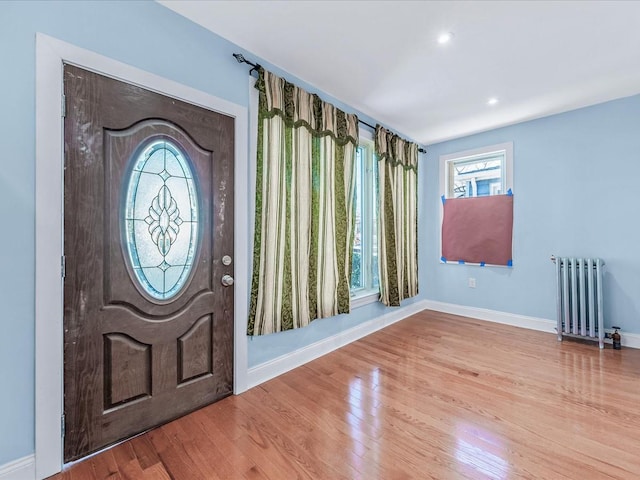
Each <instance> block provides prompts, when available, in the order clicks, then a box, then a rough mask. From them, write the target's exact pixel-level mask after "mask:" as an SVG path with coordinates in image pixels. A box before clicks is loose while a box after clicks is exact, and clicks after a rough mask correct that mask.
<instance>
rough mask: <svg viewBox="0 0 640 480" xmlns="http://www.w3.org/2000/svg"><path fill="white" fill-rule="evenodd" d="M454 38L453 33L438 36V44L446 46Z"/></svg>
mask: <svg viewBox="0 0 640 480" xmlns="http://www.w3.org/2000/svg"><path fill="white" fill-rule="evenodd" d="M452 38H453V33H451V32H443V33H441V34H440V35H438V43H439V44H440V45H444V44H445V43H449V42H450V41H451V39H452Z"/></svg>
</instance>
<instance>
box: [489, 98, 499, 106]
mask: <svg viewBox="0 0 640 480" xmlns="http://www.w3.org/2000/svg"><path fill="white" fill-rule="evenodd" d="M497 103H498V99H497V98H496V97H491V98H490V99H489V100H487V105H495V104H497Z"/></svg>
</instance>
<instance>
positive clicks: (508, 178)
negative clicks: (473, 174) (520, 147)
mask: <svg viewBox="0 0 640 480" xmlns="http://www.w3.org/2000/svg"><path fill="white" fill-rule="evenodd" d="M502 151H504V152H505V156H504V165H503V170H502V178H503V181H504V189H505V192H504V193H505V194H506V193H507V192H508V191H509V190H512V191H513V142H506V143H499V144H496V145H488V146H486V147H480V148H474V149H472V150H465V151H462V152H455V153H449V154H446V155H440V158H439V166H440V195H441V198H442V196H443V197H444V198H445V199H447V198H452V197H450V196H449V170H450V169H449V164H451V163H452V162H456V161H460V160H468V159H471V158H473V157H482V156H485V155H491V154H495V153H498V152H502ZM442 219H443V208H440V235H438V243H439V244H440V249H439V251H440V263H443V264H449V265H458V262H445V261H443V260H442ZM465 265H480V264H475V263H465ZM491 267H503V266H502V265H491ZM504 268H506V267H504Z"/></svg>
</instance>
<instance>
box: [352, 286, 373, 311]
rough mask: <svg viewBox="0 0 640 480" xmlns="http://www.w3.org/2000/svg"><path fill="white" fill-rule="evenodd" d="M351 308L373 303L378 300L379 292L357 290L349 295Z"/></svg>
mask: <svg viewBox="0 0 640 480" xmlns="http://www.w3.org/2000/svg"><path fill="white" fill-rule="evenodd" d="M351 295H352V297H351V308H352V309H353V308H358V307H362V306H364V305H368V304H370V303H375V302H377V301H378V300H379V298H380V291H379V290H358V291H357V292H354V293H352V294H351Z"/></svg>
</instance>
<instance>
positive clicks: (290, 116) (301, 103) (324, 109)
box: [256, 69, 358, 147]
mask: <svg viewBox="0 0 640 480" xmlns="http://www.w3.org/2000/svg"><path fill="white" fill-rule="evenodd" d="M256 88H257V89H258V91H259V92H260V100H259V101H260V105H259V107H260V111H261V112H262V115H263V117H264V118H273V117H274V116H276V115H277V116H279V117H281V118H282V120H283V121H284V124H285V125H286V126H287V127H293V128H298V127H305V128H306V129H307V130H309V132H310V133H311V134H312V135H314V136H316V137H322V136H330V137H332V138H333V139H334V140H335V141H336V144H338V145H340V146H342V145H345V144H347V143H352V144H353V145H354V146H356V147H357V146H358V117H357V116H356V115H353V114H347V113H345V112H343V111H342V110H340V109H338V108H336V107H335V106H333V105H331V104H330V103H327V102H325V101H323V100H322V99H321V98H320V97H319V96H318V95H316V94H312V93H309V92H307V91H306V90H304V89H302V88H299V87H297V86H296V85H294V84H292V83H290V82H288V81H286V80H285V79H284V78H281V77H278V76H277V75H274V74H273V73H271V72H268V71H266V70H264V69H260V70H259V77H258V80H257V82H256Z"/></svg>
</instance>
